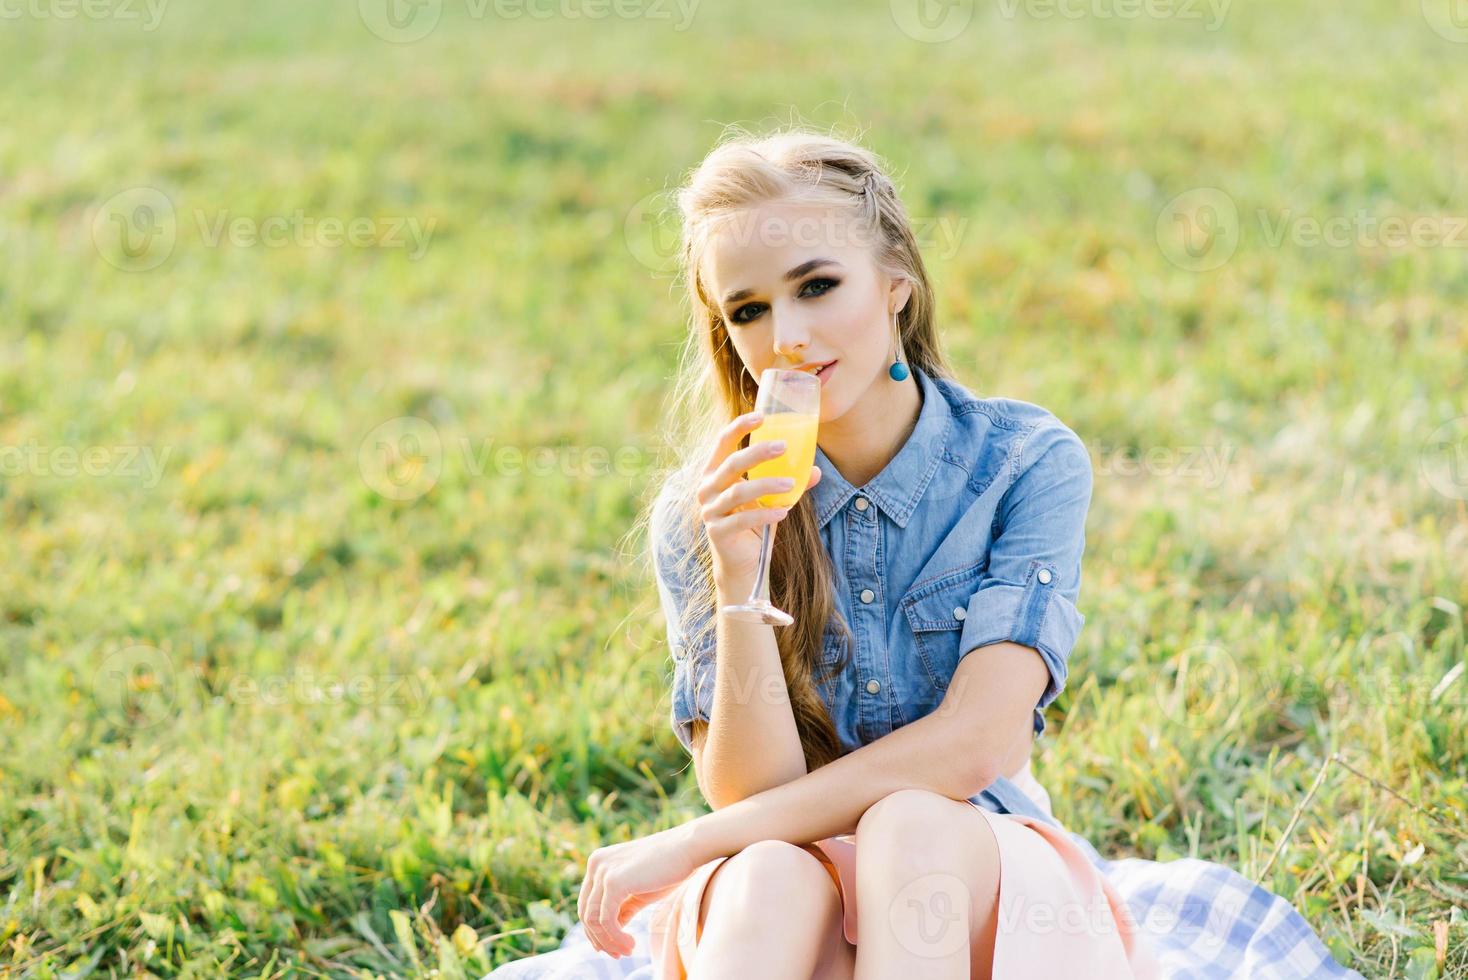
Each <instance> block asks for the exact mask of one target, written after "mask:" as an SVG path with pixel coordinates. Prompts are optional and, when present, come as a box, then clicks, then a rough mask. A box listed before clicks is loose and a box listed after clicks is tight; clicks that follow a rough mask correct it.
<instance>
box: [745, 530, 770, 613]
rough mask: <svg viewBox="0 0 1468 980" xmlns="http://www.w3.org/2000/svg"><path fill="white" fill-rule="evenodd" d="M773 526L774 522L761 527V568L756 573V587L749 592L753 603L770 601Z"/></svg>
mask: <svg viewBox="0 0 1468 980" xmlns="http://www.w3.org/2000/svg"><path fill="white" fill-rule="evenodd" d="M773 527H774V525H773V524H766V525H765V526H764V527H763V528H761V529H760V549H759V568H758V569H757V570H756V571H755V573H754V589H753V591H751V592H750V593H749V602H750V604H751V605H753V604H755V603H768V602H769V601H770V553H771V551H773V548H772V545H771V540H772V535H771V533H770V532H771V529H772V528H773Z"/></svg>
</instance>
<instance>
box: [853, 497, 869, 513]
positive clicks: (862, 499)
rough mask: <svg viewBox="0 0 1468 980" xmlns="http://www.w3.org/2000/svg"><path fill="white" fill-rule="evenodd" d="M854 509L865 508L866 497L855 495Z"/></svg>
mask: <svg viewBox="0 0 1468 980" xmlns="http://www.w3.org/2000/svg"><path fill="white" fill-rule="evenodd" d="M856 509H857V510H866V509H867V498H865V497H857V498H856Z"/></svg>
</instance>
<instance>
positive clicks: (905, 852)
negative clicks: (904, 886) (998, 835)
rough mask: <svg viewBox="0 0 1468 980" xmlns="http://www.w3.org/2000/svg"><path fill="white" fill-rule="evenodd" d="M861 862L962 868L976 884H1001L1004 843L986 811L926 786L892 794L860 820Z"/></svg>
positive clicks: (899, 868) (892, 867)
mask: <svg viewBox="0 0 1468 980" xmlns="http://www.w3.org/2000/svg"><path fill="white" fill-rule="evenodd" d="M856 839H857V855H858V857H857V863H858V867H859V868H860V867H861V865H862V861H861V858H862V856H869V857H872V858H874V859H875V860H871V861H868V862H866V866H867V867H868V868H872V867H880V868H883V869H886V870H889V871H896V872H907V871H915V872H918V873H923V872H927V871H934V870H937V869H940V868H949V869H951V868H962V869H965V870H966V875H965V876H966V877H969V878H970V879H972V880H973V882H974V884H975V885H981V884H985V883H986V882H987V881H988V880H990V879H992V882H993V883H995V884H997V882H998V871H999V845H998V841H996V840H995V839H994V831H993V830H992V829H991V828H990V827H989V824H988V821H987V820H986V819H985V817H984V815H983V814H982V813H980V812H979V811H978V810H977V809H975V808H974V807H973V806H972V805H971V804H969V803H967V802H964V801H962V800H954V799H950V798H948V797H946V796H943V795H941V794H938V793H934V792H931V791H929V790H923V789H903V790H897V791H896V792H894V793H889V794H888V795H887V796H884V797H883V798H882V799H880V800H878V801H877V802H876V803H873V804H872V805H871V806H870V807H868V808H867V809H866V812H864V813H863V814H862V816H861V819H860V820H859V821H857V825H856Z"/></svg>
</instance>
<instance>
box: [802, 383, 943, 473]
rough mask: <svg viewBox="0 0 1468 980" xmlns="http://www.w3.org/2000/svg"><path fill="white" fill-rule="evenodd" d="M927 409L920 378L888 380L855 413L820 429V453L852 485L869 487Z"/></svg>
mask: <svg viewBox="0 0 1468 980" xmlns="http://www.w3.org/2000/svg"><path fill="white" fill-rule="evenodd" d="M922 407H923V393H922V389H921V388H920V387H919V385H918V379H917V375H916V374H909V375H908V377H907V380H906V381H893V380H892V379H891V378H888V377H886V376H885V375H883V376H882V377H880V378H878V379H877V381H876V382H875V383H873V385H872V387H870V388H868V389H867V392H866V394H865V395H863V396H862V399H861V401H859V402H857V403H856V404H855V405H853V406H852V407H851V410H850V411H848V412H847V413H846V414H844V415H842V416H841V417H840V418H839V419H834V420H832V421H831V422H824V423H822V424H821V435H820V446H821V451H822V452H823V453H825V454H826V458H827V459H829V460H830V461H831V463H832V465H834V466H835V467H836V471H837V472H838V473H840V474H841V476H842V477H843V478H844V479H845V480H846V482H847V483H850V484H851V485H852V486H854V487H858V488H860V487H864V486H866V485H867V483H868V482H870V481H871V479H872V478H873V477H875V476H876V475H877V474H878V473H881V472H882V470H883V469H885V468H886V466H887V464H888V463H890V462H891V461H892V457H893V456H896V455H897V452H898V450H900V449H901V448H902V446H903V443H905V442H907V437H908V436H910V435H911V434H912V430H913V428H914V427H916V425H917V420H918V414H919V413H920V412H921V411H922Z"/></svg>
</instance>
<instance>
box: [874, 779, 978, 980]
mask: <svg viewBox="0 0 1468 980" xmlns="http://www.w3.org/2000/svg"><path fill="white" fill-rule="evenodd" d="M856 841H857V850H856V868H857V874H856V878H857V907H858V908H859V909H860V911H861V935H860V943H859V945H858V947H857V957H856V977H857V978H858V980H887V978H889V977H901V978H903V980H929V978H933V980H938V978H945V980H946V978H965V977H970V976H972V977H974V978H976V980H978V978H988V977H990V975H991V973H992V971H993V964H994V940H995V934H996V931H997V928H998V907H999V845H998V843H997V842H996V841H995V839H994V832H993V831H992V830H991V829H990V828H989V824H988V822H987V821H986V820H985V818H984V815H983V814H981V813H979V812H978V811H977V810H975V809H974V808H973V807H972V806H970V805H969V804H967V803H963V802H960V801H958V800H951V799H948V798H947V797H944V796H940V795H938V794H937V793H931V792H928V791H926V790H917V789H908V790H900V791H898V792H896V793H892V794H890V795H889V796H886V797H884V798H883V799H881V800H878V801H877V802H876V803H875V804H873V805H872V806H871V807H869V808H868V809H867V811H866V813H864V814H863V815H862V818H861V820H860V822H858V824H857V828H856Z"/></svg>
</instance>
